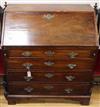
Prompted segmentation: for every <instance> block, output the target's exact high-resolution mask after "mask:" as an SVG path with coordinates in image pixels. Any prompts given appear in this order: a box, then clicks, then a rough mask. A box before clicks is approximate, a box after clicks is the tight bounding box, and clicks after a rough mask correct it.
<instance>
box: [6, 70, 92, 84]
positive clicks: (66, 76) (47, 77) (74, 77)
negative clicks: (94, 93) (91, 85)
mask: <svg viewBox="0 0 100 107" xmlns="http://www.w3.org/2000/svg"><path fill="white" fill-rule="evenodd" d="M19 71H20V72H16V70H14V72H10V71H9V72H8V75H9V76H8V77H7V79H8V81H24V82H25V81H27V82H30V81H32V82H42V81H43V82H47V83H48V82H49V83H52V82H54V83H64V82H73V81H74V82H77V81H80V82H91V80H92V76H90V75H92V73H91V72H86V73H84V72H82V73H78V72H76V73H75V72H73V73H71V72H63V71H62V72H60V73H59V72H41V71H38V72H32V79H30V80H28V79H27V78H26V77H27V73H26V71H24V72H23V71H21V70H20V69H19ZM61 80H62V81H61Z"/></svg>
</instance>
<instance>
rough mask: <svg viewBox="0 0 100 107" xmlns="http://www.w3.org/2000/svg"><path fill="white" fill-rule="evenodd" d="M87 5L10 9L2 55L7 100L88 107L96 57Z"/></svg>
mask: <svg viewBox="0 0 100 107" xmlns="http://www.w3.org/2000/svg"><path fill="white" fill-rule="evenodd" d="M95 19H96V18H95V12H94V10H93V8H92V7H91V6H89V5H63V4H62V5H59V4H58V5H57V4H56V5H54V4H52V5H51V4H49V5H47V4H41V5H39V4H38V5H8V7H7V8H6V10H5V12H4V18H3V31H2V32H3V33H2V44H1V45H2V49H3V54H4V66H5V67H4V68H5V78H4V80H5V82H6V84H5V85H4V87H5V97H6V98H7V100H8V104H15V103H16V101H17V100H19V99H25V98H30V99H33V100H34V99H36V98H37V99H38V98H56V99H58V98H64V99H71V100H76V101H80V103H81V104H83V105H88V104H89V101H90V96H91V91H92V81H93V70H94V67H95V59H96V54H97V51H98V34H97V28H96V21H95Z"/></svg>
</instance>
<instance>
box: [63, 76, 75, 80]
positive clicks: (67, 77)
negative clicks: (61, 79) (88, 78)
mask: <svg viewBox="0 0 100 107" xmlns="http://www.w3.org/2000/svg"><path fill="white" fill-rule="evenodd" d="M65 78H66V79H67V81H73V80H74V79H75V76H72V75H70V76H65Z"/></svg>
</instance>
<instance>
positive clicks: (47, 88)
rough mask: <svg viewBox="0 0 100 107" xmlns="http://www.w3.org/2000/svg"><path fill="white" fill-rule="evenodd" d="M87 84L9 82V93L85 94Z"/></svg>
mask: <svg viewBox="0 0 100 107" xmlns="http://www.w3.org/2000/svg"><path fill="white" fill-rule="evenodd" d="M89 90H90V85H89V84H80V83H79V84H75V83H74V84H70V83H69V84H48V83H47V84H32V83H23V82H18V83H16V82H13V83H11V82H10V84H9V94H16V95H17V94H18V95H23V94H33V95H87V94H89Z"/></svg>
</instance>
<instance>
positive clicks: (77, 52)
mask: <svg viewBox="0 0 100 107" xmlns="http://www.w3.org/2000/svg"><path fill="white" fill-rule="evenodd" d="M6 52H7V57H30V58H36V59H37V58H43V59H86V58H87V59H88V58H95V57H94V55H95V54H96V49H91V50H90V49H83V50H81V49H77V48H76V49H74V48H70V49H69V48H67V47H65V48H64V47H62V48H60V47H58V48H57V47H41V48H40V47H31V48H27V47H25V48H23V47H22V48H14V49H13V48H10V49H9V50H7V51H6Z"/></svg>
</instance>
